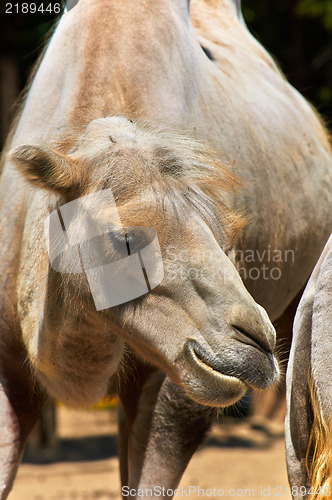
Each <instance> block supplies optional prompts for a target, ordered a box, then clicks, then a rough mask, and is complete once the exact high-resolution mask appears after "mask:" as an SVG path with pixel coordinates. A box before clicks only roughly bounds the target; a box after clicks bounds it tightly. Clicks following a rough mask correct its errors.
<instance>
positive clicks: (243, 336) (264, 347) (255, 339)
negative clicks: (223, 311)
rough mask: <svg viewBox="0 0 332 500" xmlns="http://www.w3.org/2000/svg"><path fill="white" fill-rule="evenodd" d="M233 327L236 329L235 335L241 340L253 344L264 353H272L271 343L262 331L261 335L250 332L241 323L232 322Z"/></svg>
mask: <svg viewBox="0 0 332 500" xmlns="http://www.w3.org/2000/svg"><path fill="white" fill-rule="evenodd" d="M231 327H232V328H233V330H235V335H234V337H235V338H236V340H238V341H239V342H243V343H244V344H248V345H252V346H253V347H256V349H259V350H260V351H261V352H263V353H266V352H270V353H272V350H273V349H272V348H271V344H270V342H269V340H268V338H267V336H266V337H265V336H264V335H262V334H261V332H260V333H259V335H255V333H250V332H249V331H248V330H247V329H245V328H243V327H242V326H240V325H234V324H232V325H231Z"/></svg>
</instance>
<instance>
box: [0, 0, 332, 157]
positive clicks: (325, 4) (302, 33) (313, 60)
mask: <svg viewBox="0 0 332 500" xmlns="http://www.w3.org/2000/svg"><path fill="white" fill-rule="evenodd" d="M16 1H17V0H16ZM35 2H36V4H37V5H38V4H40V3H41V2H40V0H35ZM55 2H56V0H52V3H55ZM59 2H61V4H62V5H63V4H64V0H59ZM5 3H6V2H5V0H1V5H0V147H1V146H2V144H3V142H4V139H5V137H6V135H7V131H8V127H9V124H10V121H11V119H12V114H13V103H14V101H15V99H16V98H17V95H18V93H19V92H20V91H21V90H22V88H23V87H24V85H25V82H26V79H27V77H28V75H29V72H30V69H31V66H32V65H33V63H34V61H35V60H36V58H37V56H38V54H39V53H40V50H41V48H42V47H43V43H44V39H45V36H46V34H47V33H48V32H49V30H50V29H51V27H52V25H53V24H54V22H55V19H56V18H57V17H58V16H57V15H55V14H50V13H47V12H44V13H40V12H39V13H35V14H5ZM13 3H14V2H13ZM19 3H22V1H20V2H19ZM46 3H48V0H46ZM44 4H45V0H44ZM242 10H243V15H244V18H245V20H246V22H247V24H248V27H249V29H250V30H251V32H252V33H253V34H254V36H255V37H256V38H257V39H258V40H259V41H260V42H261V43H262V44H263V45H264V46H265V47H266V48H267V50H268V51H269V52H270V53H271V54H272V55H273V56H274V57H275V59H276V60H277V61H278V63H279V65H280V67H281V69H282V71H283V72H284V73H285V75H286V76H287V78H288V79H289V80H290V82H291V83H292V84H293V85H294V86H295V87H296V88H297V89H298V90H299V91H300V92H301V93H302V94H304V95H305V96H306V97H307V98H308V99H309V100H310V101H311V102H312V103H313V104H314V105H315V106H316V107H317V108H318V110H319V111H320V113H321V114H322V115H323V118H324V119H325V121H326V123H327V124H328V126H330V128H331V125H332V0H242Z"/></svg>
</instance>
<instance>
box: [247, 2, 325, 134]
mask: <svg viewBox="0 0 332 500" xmlns="http://www.w3.org/2000/svg"><path fill="white" fill-rule="evenodd" d="M242 11H243V15H244V18H245V20H246V23H247V25H248V27H249V29H250V30H251V32H252V33H253V35H254V36H255V37H256V38H257V39H258V40H259V41H260V42H261V43H262V44H263V45H264V47H265V48H266V49H267V50H268V51H269V52H270V53H271V54H272V55H273V56H274V57H275V58H276V60H277V61H278V62H279V64H280V66H281V69H282V70H283V71H284V73H285V74H286V76H287V78H288V79H289V81H290V82H291V83H292V85H294V86H295V87H296V88H297V89H298V90H299V91H300V92H301V93H302V94H304V96H305V97H306V98H307V99H309V101H311V102H312V103H313V104H314V105H315V106H316V107H317V108H318V110H319V111H320V113H321V114H322V115H323V118H325V120H326V122H327V124H328V125H331V124H332V0H242Z"/></svg>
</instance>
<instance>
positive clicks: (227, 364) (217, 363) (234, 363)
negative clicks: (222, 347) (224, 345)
mask: <svg viewBox="0 0 332 500" xmlns="http://www.w3.org/2000/svg"><path fill="white" fill-rule="evenodd" d="M234 340H235V342H234V345H233V346H230V347H229V348H228V349H227V352H224V353H223V355H222V356H220V355H219V356H217V355H216V354H215V353H213V351H212V350H210V349H209V350H207V349H206V347H204V348H203V347H202V346H201V345H200V344H198V343H197V342H196V341H194V340H190V341H189V342H188V343H187V346H186V348H187V350H188V351H189V352H190V353H191V358H192V361H194V362H196V364H197V365H198V366H199V367H200V369H202V370H204V371H205V373H206V374H207V375H210V376H214V377H218V376H219V377H220V376H221V377H223V378H224V380H225V377H227V380H228V381H230V382H231V383H232V382H234V381H237V382H238V383H241V384H243V385H244V386H245V387H246V389H249V388H254V389H266V388H267V387H269V386H270V385H272V384H274V383H275V382H276V381H277V380H278V378H279V368H278V364H277V361H276V360H275V358H274V356H273V354H272V353H271V352H269V351H266V350H265V349H263V348H262V347H261V346H260V345H257V343H256V342H254V341H253V342H251V341H250V342H248V341H246V342H243V341H242V339H241V340H240V339H234Z"/></svg>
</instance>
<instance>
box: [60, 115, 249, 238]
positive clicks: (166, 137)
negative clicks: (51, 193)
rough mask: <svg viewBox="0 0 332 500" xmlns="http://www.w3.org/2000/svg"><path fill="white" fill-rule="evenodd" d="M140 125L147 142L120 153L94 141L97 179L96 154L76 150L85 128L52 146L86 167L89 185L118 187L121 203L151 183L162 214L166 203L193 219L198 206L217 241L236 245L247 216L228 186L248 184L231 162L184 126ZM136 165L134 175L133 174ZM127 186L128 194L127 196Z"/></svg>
mask: <svg viewBox="0 0 332 500" xmlns="http://www.w3.org/2000/svg"><path fill="white" fill-rule="evenodd" d="M101 123H102V121H101ZM135 125H136V126H137V128H138V130H139V134H142V137H140V138H141V140H142V146H141V144H139V146H138V147H137V148H132V149H131V148H130V147H129V149H128V151H127V150H124V151H121V152H120V153H118V154H116V155H112V153H111V152H110V151H108V150H106V152H103V153H100V151H99V150H98V148H96V151H95V153H94V152H93V146H91V148H92V150H91V151H90V152H89V155H92V156H93V157H94V162H93V163H94V168H95V169H96V171H97V172H98V174H97V175H96V177H95V178H94V181H92V184H91V182H90V181H88V180H87V175H86V173H87V171H88V170H89V169H90V168H91V166H90V165H89V162H91V159H88V160H85V159H84V156H83V155H82V157H76V159H75V150H76V151H77V150H79V143H80V141H81V140H82V134H84V132H82V130H76V131H73V130H71V132H70V134H67V133H65V131H63V132H62V134H61V137H60V138H58V139H57V140H55V141H52V145H51V147H52V149H53V151H54V152H56V153H57V154H59V155H60V156H62V157H63V158H64V159H67V160H68V161H69V162H72V168H73V169H75V170H76V171H77V172H81V174H80V176H81V178H82V182H83V183H84V184H87V183H88V184H89V191H98V190H100V189H102V188H112V191H113V194H114V197H115V201H116V203H117V207H118V208H119V207H121V206H127V207H128V206H130V201H129V202H128V197H130V196H132V198H133V199H134V196H133V195H135V192H137V194H139V193H140V190H142V186H143V185H144V183H145V184H146V185H148V186H150V187H152V189H153V191H154V195H155V196H154V197H155V208H156V209H157V210H156V216H157V211H158V213H159V214H160V213H162V212H163V211H164V210H165V206H166V204H167V205H168V207H170V208H171V210H172V212H173V214H174V216H175V218H176V219H177V220H178V221H182V222H183V220H184V219H188V217H189V216H190V213H189V212H190V211H195V212H196V213H197V214H199V216H200V217H202V218H203V220H204V221H205V222H206V223H207V225H208V226H209V227H210V228H211V230H212V231H213V233H214V234H215V237H216V239H217V241H218V240H221V241H223V242H225V243H226V245H228V246H231V245H232V244H233V243H234V241H235V239H236V238H237V237H238V234H239V233H240V231H241V230H242V228H243V226H244V224H245V222H246V220H245V218H244V216H242V214H239V213H237V212H236V211H234V210H231V209H230V208H229V207H228V206H227V203H226V202H225V199H224V193H225V192H239V191H240V190H241V189H242V187H243V186H242V184H241V182H240V180H239V179H238V178H237V177H236V176H235V175H234V174H233V173H232V172H231V171H230V169H231V166H230V165H227V163H226V161H225V160H224V159H223V158H222V157H221V156H220V154H218V152H217V151H216V150H215V149H213V148H211V147H210V146H209V145H208V144H207V143H205V142H203V141H198V140H196V139H193V138H191V137H190V136H189V135H186V134H184V133H183V132H177V131H175V132H174V131H173V130H169V129H166V128H158V127H151V126H150V125H148V124H147V123H146V122H144V121H142V120H138V121H137V122H135ZM97 133H98V132H97ZM73 152H74V156H73V157H72V156H71V155H72V153H73ZM73 158H74V160H73ZM119 165H120V168H119ZM131 171H132V172H133V176H134V177H133V178H132V179H131V178H130V174H128V172H131ZM137 175H138V176H139V177H138V179H137ZM138 181H139V182H138ZM128 191H129V193H130V196H128ZM123 192H125V195H123V196H121V193H122V194H123ZM133 203H134V202H133ZM151 218H153V217H152V216H151ZM131 224H133V220H131Z"/></svg>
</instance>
